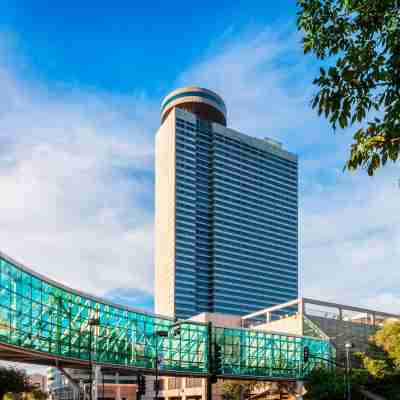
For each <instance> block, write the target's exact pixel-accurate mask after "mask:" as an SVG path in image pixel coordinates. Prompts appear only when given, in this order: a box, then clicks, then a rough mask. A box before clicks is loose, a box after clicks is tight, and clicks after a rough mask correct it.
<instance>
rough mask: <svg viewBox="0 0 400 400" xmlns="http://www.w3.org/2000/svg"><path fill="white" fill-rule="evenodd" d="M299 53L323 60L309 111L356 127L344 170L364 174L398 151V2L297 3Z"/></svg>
mask: <svg viewBox="0 0 400 400" xmlns="http://www.w3.org/2000/svg"><path fill="white" fill-rule="evenodd" d="M297 4H298V6H299V7H300V11H299V13H298V28H299V30H300V31H302V33H303V35H304V37H303V49H304V52H305V53H309V52H312V53H314V54H315V56H316V57H317V58H318V59H319V60H323V63H322V64H323V65H322V66H321V68H320V72H319V76H318V77H317V78H316V79H315V80H314V85H316V86H317V88H318V90H317V92H316V94H315V95H314V97H313V99H312V107H313V108H314V109H316V110H317V111H318V114H319V115H321V114H324V115H325V117H326V118H327V119H328V120H329V122H330V124H331V125H332V127H333V128H334V129H336V127H337V126H340V127H341V128H346V127H348V126H352V125H354V126H357V127H358V129H357V130H356V132H355V133H354V142H353V144H352V145H351V151H350V156H349V159H348V161H347V163H346V168H347V169H349V170H355V169H357V168H360V167H361V168H366V169H367V171H368V174H369V175H373V174H374V172H375V170H376V169H377V168H379V167H380V166H383V165H385V164H386V162H387V161H388V160H392V161H393V162H395V161H397V159H398V157H399V150H400V0H297Z"/></svg>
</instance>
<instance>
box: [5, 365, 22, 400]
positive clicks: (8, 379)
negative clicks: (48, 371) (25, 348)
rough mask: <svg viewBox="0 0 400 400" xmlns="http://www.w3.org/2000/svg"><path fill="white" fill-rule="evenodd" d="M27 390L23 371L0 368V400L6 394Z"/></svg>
mask: <svg viewBox="0 0 400 400" xmlns="http://www.w3.org/2000/svg"><path fill="white" fill-rule="evenodd" d="M28 389H29V381H28V377H27V375H26V374H25V372H24V371H21V370H18V369H15V368H8V367H4V366H0V400H1V399H2V398H3V396H4V395H5V394H6V393H8V392H13V393H22V392H24V391H27V390H28Z"/></svg>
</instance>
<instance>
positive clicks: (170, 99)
mask: <svg viewBox="0 0 400 400" xmlns="http://www.w3.org/2000/svg"><path fill="white" fill-rule="evenodd" d="M174 107H178V108H182V109H183V110H186V111H189V112H191V113H193V114H196V115H197V116H198V117H199V118H201V119H205V120H208V121H212V122H218V123H219V124H221V125H224V126H226V106H225V103H224V101H223V100H222V98H221V97H220V96H218V95H217V94H216V93H214V92H213V91H211V90H208V89H204V88H201V87H197V86H187V87H183V88H180V89H176V90H174V91H173V92H171V93H170V94H168V95H167V96H166V97H165V99H164V100H163V102H162V104H161V123H163V122H164V121H165V119H166V118H167V116H168V114H169V113H170V111H171V110H172V109H173V108H174Z"/></svg>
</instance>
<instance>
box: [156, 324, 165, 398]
mask: <svg viewBox="0 0 400 400" xmlns="http://www.w3.org/2000/svg"><path fill="white" fill-rule="evenodd" d="M167 336H168V332H167V331H156V332H155V333H154V337H155V342H156V343H155V346H156V349H155V350H156V351H155V356H156V360H155V364H154V369H155V376H156V380H155V392H156V395H155V397H154V400H158V392H159V390H160V381H159V376H158V367H159V360H158V338H159V337H161V338H163V337H167Z"/></svg>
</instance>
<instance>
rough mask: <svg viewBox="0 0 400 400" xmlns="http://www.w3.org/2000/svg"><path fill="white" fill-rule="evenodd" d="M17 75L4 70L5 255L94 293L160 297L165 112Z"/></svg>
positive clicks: (0, 132) (1, 173)
mask: <svg viewBox="0 0 400 400" xmlns="http://www.w3.org/2000/svg"><path fill="white" fill-rule="evenodd" d="M4 47H5V46H3V51H5V50H4ZM7 51H8V52H9V51H11V50H10V49H8V50H7ZM15 70H18V65H16V66H15V68H12V64H11V65H10V64H7V65H0V87H1V88H2V90H1V91H0V143H1V147H0V187H1V213H0V227H1V229H0V243H1V248H2V250H3V251H5V252H6V253H9V254H10V255H11V256H14V257H15V258H17V259H18V260H20V261H22V262H25V263H27V264H28V265H31V264H33V265H32V266H33V267H34V268H35V269H38V270H39V271H40V272H42V273H44V274H47V275H49V276H51V277H52V278H54V279H56V280H60V281H63V282H65V283H66V284H68V285H70V286H72V287H77V288H80V289H82V290H85V291H89V292H91V293H96V294H100V295H101V294H104V293H105V292H107V291H109V290H112V289H114V288H116V287H120V288H131V287H140V288H142V289H143V290H145V291H146V292H148V293H149V292H152V276H153V268H152V266H153V265H152V230H153V212H152V198H153V180H152V178H149V177H151V176H152V165H153V140H152V137H153V135H152V133H153V132H154V129H155V127H156V121H157V116H156V114H155V110H156V107H154V104H153V103H152V102H151V100H149V99H148V98H146V96H144V95H141V94H137V95H132V96H121V95H118V94H112V93H101V92H98V91H91V90H81V89H79V88H73V87H69V88H66V87H63V88H50V87H46V86H45V85H44V84H41V83H38V82H35V81H32V80H25V79H23V78H22V77H21V76H20V75H18V74H17V73H15V72H14V71H15Z"/></svg>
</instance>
